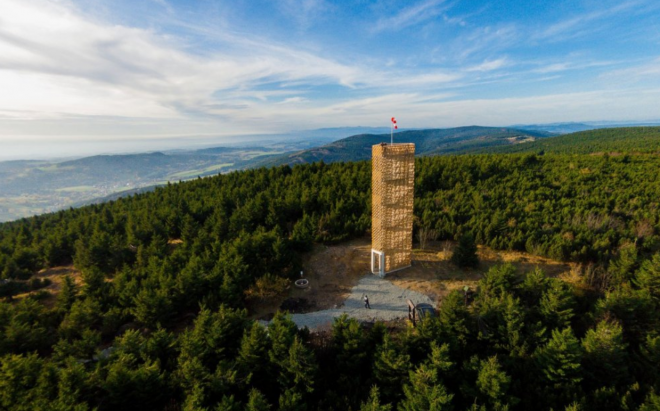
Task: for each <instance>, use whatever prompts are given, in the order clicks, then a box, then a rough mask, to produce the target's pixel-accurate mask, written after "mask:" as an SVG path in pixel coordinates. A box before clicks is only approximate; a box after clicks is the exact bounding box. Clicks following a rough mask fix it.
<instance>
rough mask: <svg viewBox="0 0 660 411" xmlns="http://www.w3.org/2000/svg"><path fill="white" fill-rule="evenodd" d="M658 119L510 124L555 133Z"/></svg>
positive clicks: (525, 128) (654, 122) (627, 125)
mask: <svg viewBox="0 0 660 411" xmlns="http://www.w3.org/2000/svg"><path fill="white" fill-rule="evenodd" d="M657 125H660V121H646V122H622V121H618V122H613V121H593V122H583V123H549V124H516V125H513V126H511V128H515V129H518V130H529V131H546V132H549V133H555V134H568V133H576V132H578V131H586V130H595V129H600V128H622V127H642V126H657Z"/></svg>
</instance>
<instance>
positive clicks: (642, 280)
mask: <svg viewBox="0 0 660 411" xmlns="http://www.w3.org/2000/svg"><path fill="white" fill-rule="evenodd" d="M634 282H635V284H636V285H637V286H638V287H639V288H641V289H643V290H647V291H648V292H649V293H650V294H651V296H652V297H653V298H654V299H655V301H656V302H657V303H660V253H657V254H655V255H653V258H652V259H650V260H646V261H644V262H643V263H642V266H641V267H640V269H639V271H637V275H636V276H635V280H634Z"/></svg>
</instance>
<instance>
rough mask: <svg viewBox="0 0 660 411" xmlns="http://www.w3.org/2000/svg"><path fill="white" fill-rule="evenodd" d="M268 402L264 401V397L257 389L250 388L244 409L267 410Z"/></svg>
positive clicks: (248, 410) (246, 410)
mask: <svg viewBox="0 0 660 411" xmlns="http://www.w3.org/2000/svg"><path fill="white" fill-rule="evenodd" d="M268 410H270V404H268V401H266V397H264V395H263V394H262V393H260V392H259V390H257V389H254V388H253V389H251V390H250V395H249V396H248V402H247V404H246V405H245V411H268Z"/></svg>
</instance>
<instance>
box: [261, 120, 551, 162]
mask: <svg viewBox="0 0 660 411" xmlns="http://www.w3.org/2000/svg"><path fill="white" fill-rule="evenodd" d="M552 135H553V134H551V133H548V132H544V131H523V130H516V129H511V128H500V127H478V126H470V127H458V128H446V129H434V130H410V131H402V132H399V133H396V134H394V141H395V142H396V143H415V146H416V149H415V151H416V154H417V155H438V154H460V153H465V152H469V151H473V150H476V149H482V148H486V147H496V146H501V145H511V144H520V143H523V142H529V141H534V140H536V139H539V138H546V137H550V136H552ZM382 142H386V143H388V142H390V134H389V133H388V134H360V135H356V136H352V137H347V138H344V139H341V140H337V141H335V142H333V143H330V144H326V145H324V146H320V147H315V148H311V149H307V150H302V151H298V152H295V153H287V154H284V155H279V156H272V157H268V158H265V159H263V160H257V161H255V162H254V164H253V166H265V167H270V166H276V165H283V164H289V165H294V164H302V163H311V162H314V161H320V160H323V161H325V162H326V163H331V162H336V161H358V160H366V159H369V158H371V146H373V145H374V144H378V143H382Z"/></svg>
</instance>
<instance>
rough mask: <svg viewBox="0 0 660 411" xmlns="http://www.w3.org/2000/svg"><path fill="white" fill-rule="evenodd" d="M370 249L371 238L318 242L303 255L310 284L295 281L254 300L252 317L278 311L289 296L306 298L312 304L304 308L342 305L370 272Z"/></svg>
mask: <svg viewBox="0 0 660 411" xmlns="http://www.w3.org/2000/svg"><path fill="white" fill-rule="evenodd" d="M370 252H371V239H370V238H363V239H358V240H353V241H349V242H346V243H343V244H338V245H332V246H325V245H315V246H314V249H313V250H312V251H311V252H310V253H307V254H306V255H305V256H304V257H303V278H306V279H307V280H309V287H307V288H305V289H299V288H296V287H295V286H293V281H292V282H291V287H290V288H289V289H288V291H287V293H285V294H284V295H281V296H278V297H277V298H271V299H269V300H268V301H261V302H259V303H256V302H255V303H253V304H252V305H251V306H250V307H249V308H250V312H251V313H252V317H253V318H262V317H268V316H269V315H272V314H274V313H275V312H276V311H277V310H278V309H279V307H280V305H281V304H282V302H283V301H284V300H286V299H287V298H294V299H298V298H304V299H306V300H307V301H308V303H309V304H308V306H307V309H306V310H304V311H319V310H325V309H329V308H336V307H338V306H340V305H341V304H343V303H344V301H345V300H346V298H347V297H348V295H349V293H350V292H351V289H352V288H353V287H354V286H355V285H357V283H358V281H359V280H360V278H362V277H364V275H365V274H366V273H368V272H369V270H370V265H369V264H370V262H369V254H370Z"/></svg>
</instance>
